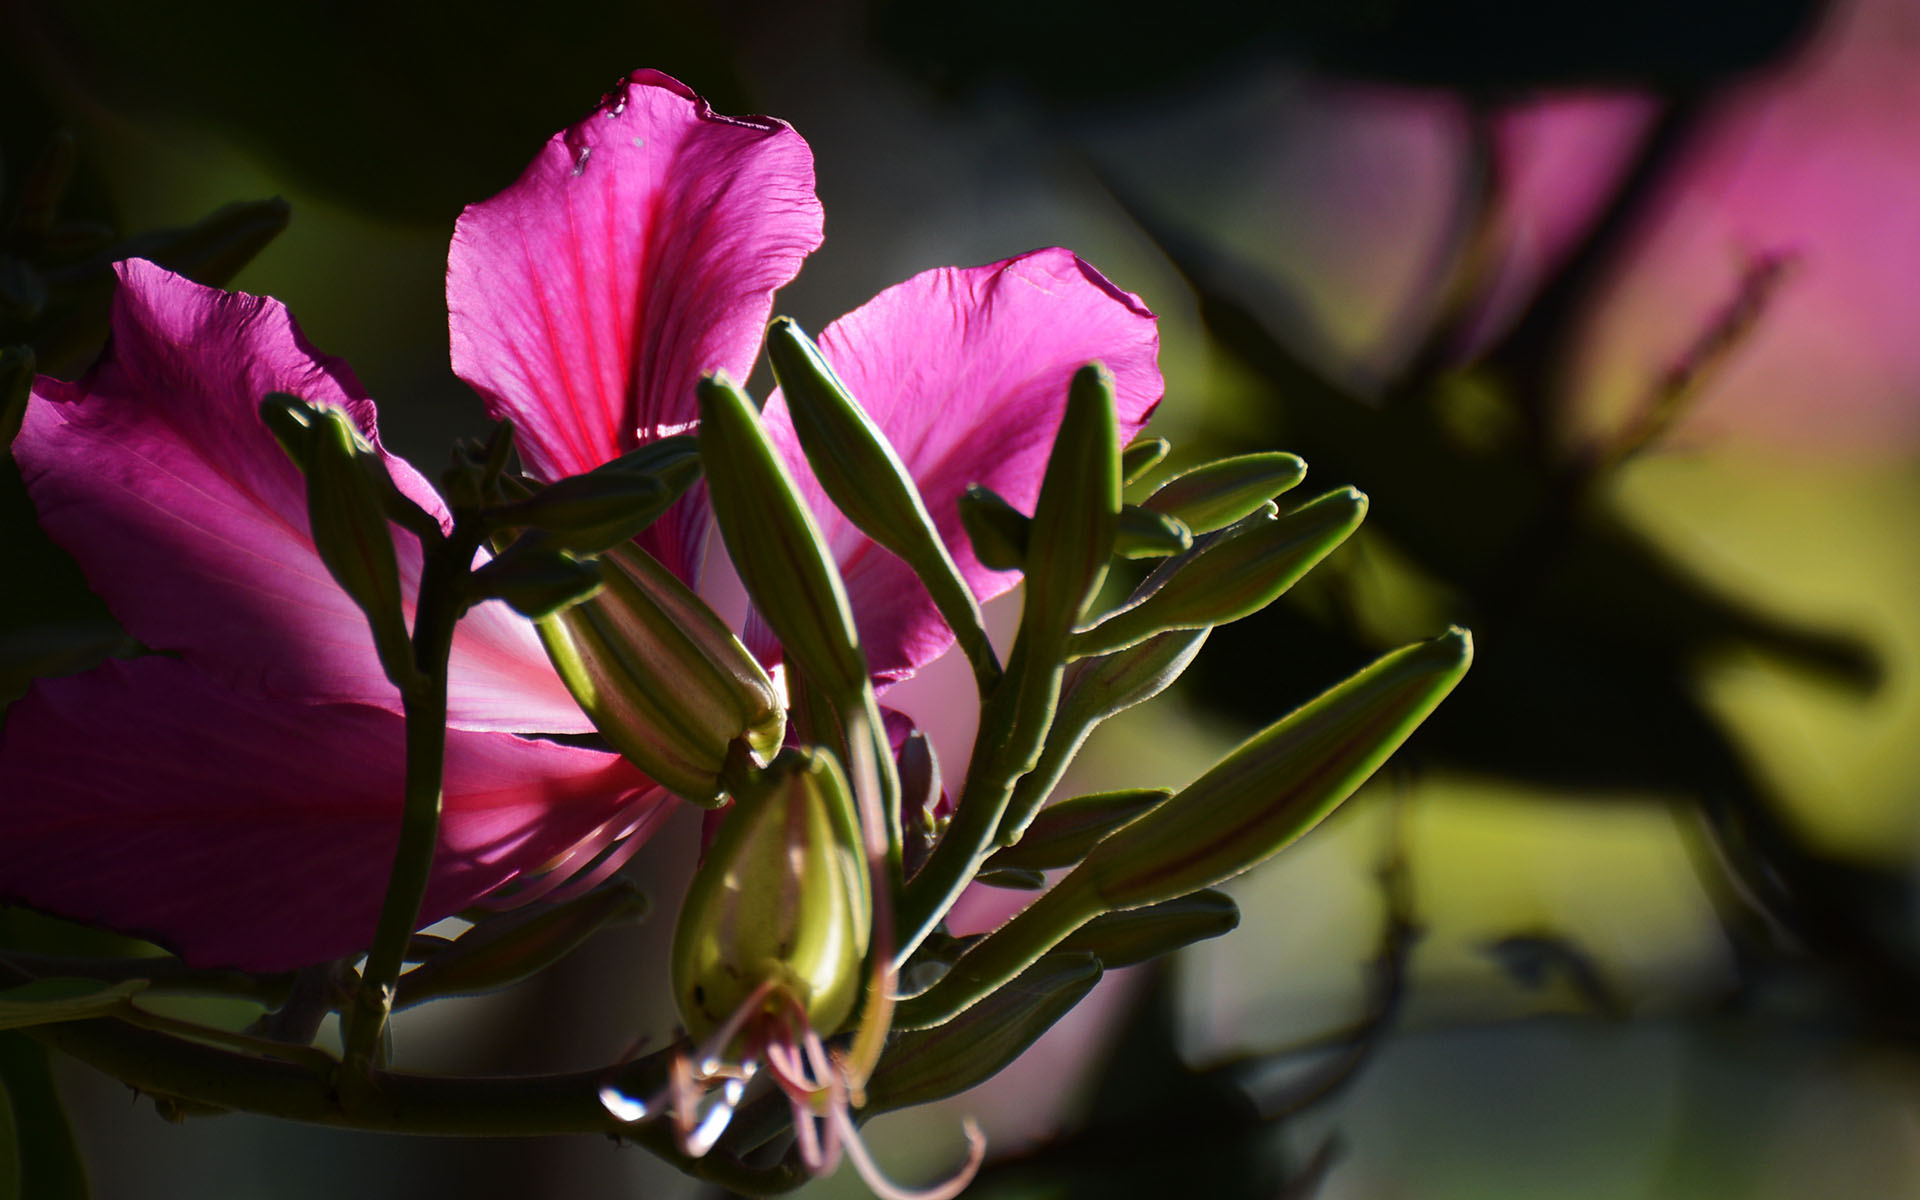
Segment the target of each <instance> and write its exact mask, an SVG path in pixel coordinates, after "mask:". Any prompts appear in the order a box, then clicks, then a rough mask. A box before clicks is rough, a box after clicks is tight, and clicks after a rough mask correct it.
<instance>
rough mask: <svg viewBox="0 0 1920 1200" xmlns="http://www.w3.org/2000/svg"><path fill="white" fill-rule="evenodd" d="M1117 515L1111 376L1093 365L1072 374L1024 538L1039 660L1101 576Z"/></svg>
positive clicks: (1029, 629)
mask: <svg viewBox="0 0 1920 1200" xmlns="http://www.w3.org/2000/svg"><path fill="white" fill-rule="evenodd" d="M1119 521H1120V446H1119V431H1118V429H1117V428H1116V427H1115V425H1114V416H1113V376H1112V374H1110V373H1109V372H1108V371H1107V369H1106V368H1105V367H1103V366H1101V365H1100V364H1098V363H1089V364H1087V365H1086V366H1084V367H1082V368H1080V369H1079V370H1078V371H1076V372H1075V373H1074V376H1073V383H1072V385H1071V387H1070V388H1069V389H1068V392H1067V410H1066V415H1065V416H1063V417H1062V418H1061V420H1060V430H1059V433H1058V434H1056V435H1055V437H1054V440H1053V452H1052V453H1051V454H1050V455H1048V457H1047V473H1046V476H1045V477H1044V479H1042V481H1041V484H1040V498H1039V500H1038V501H1037V502H1036V503H1035V505H1034V509H1033V523H1032V525H1031V526H1030V527H1029V533H1028V537H1027V558H1026V586H1027V591H1026V599H1025V608H1024V609H1023V610H1022V612H1021V629H1022V631H1023V633H1024V634H1025V635H1026V636H1027V637H1028V638H1029V639H1031V641H1032V652H1033V653H1035V654H1039V655H1041V656H1042V657H1043V658H1044V657H1048V656H1050V654H1051V653H1052V650H1051V648H1052V647H1054V646H1056V645H1057V644H1058V643H1059V642H1062V641H1064V640H1065V639H1066V636H1067V633H1068V631H1069V630H1071V629H1072V628H1073V626H1074V624H1075V623H1076V622H1078V621H1079V620H1080V614H1081V612H1082V611H1083V610H1084V609H1085V608H1086V606H1087V602H1088V601H1089V600H1091V599H1092V598H1093V595H1094V593H1095V592H1098V591H1099V590H1100V582H1101V581H1102V580H1103V579H1105V578H1106V575H1107V562H1108V560H1109V559H1111V558H1112V557H1113V538H1114V531H1115V528H1116V527H1117V526H1118V524H1119Z"/></svg>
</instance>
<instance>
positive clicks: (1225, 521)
mask: <svg viewBox="0 0 1920 1200" xmlns="http://www.w3.org/2000/svg"><path fill="white" fill-rule="evenodd" d="M1306 477H1307V464H1306V463H1304V462H1302V461H1301V460H1300V459H1298V458H1296V457H1294V456H1293V455H1291V454H1281V453H1279V452H1278V451H1270V452H1267V453H1264V454H1242V455H1240V456H1239V457H1237V458H1222V459H1218V460H1216V461H1214V462H1210V463H1206V464H1205V465H1203V466H1198V467H1195V468H1193V470H1191V471H1185V472H1182V473H1181V474H1179V475H1175V476H1174V477H1173V478H1172V479H1169V480H1167V481H1166V482H1165V483H1163V484H1161V485H1160V486H1159V487H1158V488H1156V489H1155V490H1154V493H1153V495H1151V496H1149V497H1147V499H1146V501H1145V503H1144V505H1143V506H1144V507H1145V508H1147V509H1149V510H1151V511H1153V512H1157V513H1164V514H1165V515H1167V516H1169V517H1176V518H1178V519H1179V520H1180V521H1182V522H1184V523H1185V524H1186V526H1187V528H1189V529H1191V530H1193V532H1194V533H1196V534H1200V533H1212V532H1213V531H1214V530H1216V529H1225V528H1226V527H1227V526H1229V525H1231V524H1233V523H1234V522H1235V521H1238V520H1241V519H1243V518H1246V517H1250V516H1252V515H1253V514H1254V513H1256V512H1258V511H1259V510H1260V507H1261V506H1262V505H1263V504H1265V503H1266V502H1267V501H1268V500H1271V499H1273V498H1274V497H1275V496H1278V495H1279V494H1280V493H1282V492H1284V491H1286V490H1288V489H1289V488H1292V487H1294V486H1296V485H1298V484H1299V482H1300V481H1301V480H1302V479H1305V478H1306Z"/></svg>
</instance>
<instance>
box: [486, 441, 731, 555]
mask: <svg viewBox="0 0 1920 1200" xmlns="http://www.w3.org/2000/svg"><path fill="white" fill-rule="evenodd" d="M699 477H700V457H699V452H698V450H697V449H696V447H695V444H694V440H693V439H692V438H690V437H677V438H667V439H664V440H663V442H656V443H649V444H648V445H647V446H645V447H642V448H641V449H640V450H636V451H634V452H633V453H632V454H628V455H624V456H622V457H620V458H617V459H614V460H613V461H612V462H610V463H605V464H603V465H601V466H599V467H596V468H594V469H593V470H591V471H588V472H587V473H586V474H584V475H574V476H570V477H568V478H566V479H561V480H557V481H555V482H554V483H551V484H548V485H547V486H545V487H543V488H541V489H540V490H538V491H536V492H533V493H532V494H531V495H527V496H526V497H525V498H524V499H516V500H515V501H514V502H513V503H511V504H505V505H501V506H499V507H497V508H492V509H489V510H488V512H487V514H486V516H487V520H488V522H489V524H490V525H491V526H493V527H495V528H531V529H538V530H540V531H541V532H542V533H543V534H545V535H546V540H547V541H548V542H550V543H551V544H553V545H555V546H558V547H561V548H564V549H567V550H573V551H577V552H579V553H582V554H597V553H599V552H600V551H602V550H605V549H607V548H608V547H611V546H617V545H619V544H620V543H622V542H628V541H631V540H633V538H634V537H635V535H637V534H638V533H640V531H641V530H643V529H645V528H646V527H647V526H649V525H651V524H653V522H654V521H655V520H656V519H658V517H659V516H660V514H661V513H663V512H665V511H666V510H667V509H668V508H669V507H670V506H671V505H672V504H673V502H674V501H675V500H678V499H679V498H680V494H681V493H682V492H684V491H686V490H687V488H688V487H690V486H691V485H692V484H693V481H694V480H696V479H698V478H699ZM522 487H524V485H522Z"/></svg>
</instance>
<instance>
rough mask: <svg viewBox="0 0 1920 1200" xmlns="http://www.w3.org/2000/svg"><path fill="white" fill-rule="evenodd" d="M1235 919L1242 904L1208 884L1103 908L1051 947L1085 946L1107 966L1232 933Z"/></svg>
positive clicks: (1056, 950) (1126, 963) (1130, 962)
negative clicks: (1156, 899)
mask: <svg viewBox="0 0 1920 1200" xmlns="http://www.w3.org/2000/svg"><path fill="white" fill-rule="evenodd" d="M1239 925H1240V907H1239V906H1238V905H1236V904H1235V903H1234V902H1233V898H1232V897H1230V896H1228V895H1227V894H1226V893H1225V892H1217V891H1214V890H1212V889H1211V888H1209V889H1207V890H1205V891H1199V892H1195V893H1193V894H1192V895H1191V896H1181V897H1179V898H1177V899H1174V900H1166V901H1162V902H1161V903H1159V904H1150V905H1148V906H1147V907H1145V908H1135V909H1128V910H1126V911H1124V912H1110V913H1103V914H1101V915H1100V916H1097V917H1095V918H1094V919H1093V920H1091V921H1088V922H1087V923H1086V924H1085V925H1082V926H1081V927H1080V928H1079V929H1076V930H1074V931H1073V932H1072V933H1071V934H1068V935H1067V937H1066V938H1065V939H1064V940H1062V941H1061V943H1060V944H1059V945H1058V946H1056V947H1055V948H1054V950H1053V951H1052V952H1053V953H1055V954H1058V953H1061V952H1063V951H1068V950H1084V951H1086V952H1088V953H1089V954H1092V955H1094V956H1095V957H1097V958H1098V959H1099V960H1100V961H1101V963H1102V964H1104V965H1105V966H1108V967H1130V966H1132V965H1134V964H1135V963H1143V962H1146V961H1147V960H1149V959H1154V958H1159V957H1160V956H1161V955H1163V954H1171V953H1173V952H1174V951H1175V950H1179V949H1181V948H1183V947H1186V946H1190V945H1192V944H1193V943H1195V942H1200V941H1205V940H1206V939H1207V938H1215V937H1219V936H1220V935H1221V934H1223V933H1231V932H1233V931H1234V930H1235V929H1236V928H1238V927H1239Z"/></svg>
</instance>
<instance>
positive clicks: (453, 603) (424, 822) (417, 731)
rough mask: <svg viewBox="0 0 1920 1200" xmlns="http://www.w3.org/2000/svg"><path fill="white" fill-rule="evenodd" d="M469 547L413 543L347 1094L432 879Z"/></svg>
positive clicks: (455, 541) (351, 1021) (372, 1041)
mask: <svg viewBox="0 0 1920 1200" xmlns="http://www.w3.org/2000/svg"><path fill="white" fill-rule="evenodd" d="M476 548H477V543H476V541H475V535H474V534H472V533H471V532H466V531H463V530H462V529H460V528H458V527H456V528H455V530H454V533H453V536H452V537H450V538H448V539H446V540H444V541H441V542H438V543H429V542H426V541H424V540H423V541H422V545H421V550H422V557H423V559H424V562H423V564H422V567H421V573H420V594H419V598H418V600H417V602H416V604H415V607H414V620H413V660H414V667H415V670H416V671H417V672H418V676H417V680H416V681H415V682H414V683H413V685H412V686H409V687H403V688H402V689H401V694H400V698H401V704H402V709H403V711H404V713H405V715H406V725H407V732H406V742H407V768H406V784H405V789H406V790H405V800H404V805H403V807H402V810H401V816H400V841H399V844H398V845H397V846H396V847H395V848H394V854H393V871H392V874H391V875H390V877H389V879H388V882H387V896H386V900H385V902H384V903H383V904H382V905H381V907H380V923H379V924H378V926H376V927H375V930H374V935H373V946H372V948H371V949H370V950H369V951H368V952H367V963H366V966H365V967H364V968H363V969H362V971H361V975H360V987H359V988H358V990H357V991H356V992H355V993H354V999H353V1004H352V1006H351V1007H350V1008H349V1010H348V1011H347V1013H346V1030H345V1035H344V1039H343V1040H344V1043H345V1056H344V1059H343V1061H342V1079H343V1081H345V1082H346V1086H348V1087H349V1088H353V1087H354V1084H353V1082H352V1081H353V1080H355V1079H356V1078H364V1077H365V1076H366V1075H367V1074H368V1073H369V1072H370V1071H371V1070H372V1067H373V1063H374V1060H375V1058H376V1056H377V1054H378V1051H379V1048H380V1045H381V1042H382V1039H383V1035H384V1034H385V1032H386V1027H387V1017H388V1015H389V1014H390V1013H391V1012H392V1011H393V998H394V994H395V984H396V982H397V981H398V980H399V978H400V968H401V966H402V964H403V963H404V961H405V959H406V952H407V942H408V940H409V939H410V938H411V937H412V936H413V931H414V927H415V926H416V925H418V924H419V921H420V905H421V902H422V901H424V900H425V899H426V894H427V884H428V881H429V880H430V879H431V878H432V876H433V854H434V848H435V846H436V844H437V843H438V841H439V838H440V788H441V775H442V772H443V770H444V768H445V766H446V755H447V662H448V659H449V658H450V657H451V656H452V653H453V630H454V626H455V624H456V623H457V622H458V621H459V619H460V614H461V613H462V612H463V611H464V609H465V604H464V601H463V598H462V595H461V587H460V585H461V583H462V582H463V580H464V578H465V575H466V572H467V564H468V563H470V562H471V561H472V560H473V555H474V551H475V549H476Z"/></svg>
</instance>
